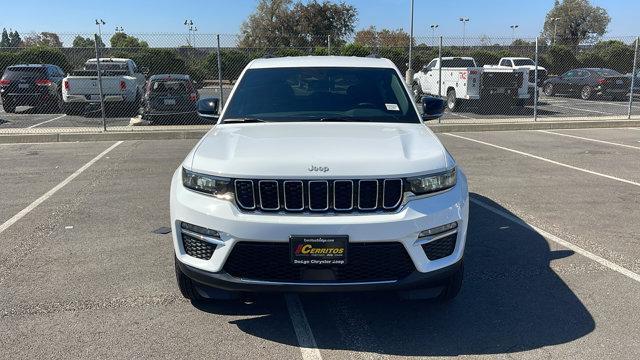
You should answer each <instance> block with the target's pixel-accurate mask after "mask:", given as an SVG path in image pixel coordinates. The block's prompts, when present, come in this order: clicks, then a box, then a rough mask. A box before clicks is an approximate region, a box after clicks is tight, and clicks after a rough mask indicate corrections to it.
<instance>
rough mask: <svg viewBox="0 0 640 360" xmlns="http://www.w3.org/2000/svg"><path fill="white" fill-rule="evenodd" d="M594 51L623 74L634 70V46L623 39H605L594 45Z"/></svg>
mask: <svg viewBox="0 0 640 360" xmlns="http://www.w3.org/2000/svg"><path fill="white" fill-rule="evenodd" d="M594 51H595V52H596V53H597V54H598V55H599V56H601V57H602V59H603V60H604V61H603V63H604V64H606V65H607V66H606V67H608V68H610V69H613V70H616V71H618V72H620V73H622V74H626V73H630V72H631V70H633V52H634V48H633V47H632V46H629V45H626V44H625V43H623V42H621V41H616V40H612V41H604V42H599V43H598V44H596V45H595V46H594Z"/></svg>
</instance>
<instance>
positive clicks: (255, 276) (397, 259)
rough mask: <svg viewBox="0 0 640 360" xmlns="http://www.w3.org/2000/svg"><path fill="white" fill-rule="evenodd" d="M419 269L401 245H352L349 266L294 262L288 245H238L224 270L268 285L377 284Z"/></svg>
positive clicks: (393, 279) (260, 243) (271, 243)
mask: <svg viewBox="0 0 640 360" xmlns="http://www.w3.org/2000/svg"><path fill="white" fill-rule="evenodd" d="M415 270H416V268H415V266H414V264H413V261H412V260H411V258H410V257H409V254H408V253H407V251H406V250H405V248H404V246H403V245H402V244H401V243H399V242H382V243H349V250H348V254H347V263H346V264H345V265H339V266H330V267H327V266H309V265H304V266H301V265H294V264H292V263H291V258H290V248H289V243H286V242H283V243H280V242H248V241H247V242H245V241H241V242H238V243H236V244H235V246H234V247H233V249H232V250H231V254H230V255H229V257H228V258H227V261H226V262H225V264H224V267H223V271H225V272H226V273H228V274H229V275H231V276H233V277H236V278H240V279H244V280H256V281H269V282H303V283H309V282H313V283H322V282H331V283H336V282H344V283H349V282H376V281H395V280H401V279H403V278H405V277H407V276H409V274H411V273H412V272H414V271H415Z"/></svg>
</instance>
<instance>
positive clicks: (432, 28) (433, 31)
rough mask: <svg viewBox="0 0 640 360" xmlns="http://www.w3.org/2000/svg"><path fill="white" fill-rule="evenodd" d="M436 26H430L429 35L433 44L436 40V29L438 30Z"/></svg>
mask: <svg viewBox="0 0 640 360" xmlns="http://www.w3.org/2000/svg"><path fill="white" fill-rule="evenodd" d="M438 26H439V25H438V24H431V26H430V27H431V33H432V34H433V41H434V43H435V41H436V40H435V39H436V29H438Z"/></svg>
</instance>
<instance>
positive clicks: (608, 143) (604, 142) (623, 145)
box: [537, 130, 640, 150]
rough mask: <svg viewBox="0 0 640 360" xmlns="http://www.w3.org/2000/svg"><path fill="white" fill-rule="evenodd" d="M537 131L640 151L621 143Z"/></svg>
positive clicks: (637, 148) (638, 148)
mask: <svg viewBox="0 0 640 360" xmlns="http://www.w3.org/2000/svg"><path fill="white" fill-rule="evenodd" d="M537 131H538V132H541V133H545V134H553V135H558V136H565V137H570V138H574V139H580V140H586V141H593V142H597V143H601V144H607V145H615V146H622V147H625V148H629V149H636V150H640V147H638V146H632V145H626V144H620V143H615V142H611V141H604V140H597V139H591V138H586V137H582V136H575V135H569V134H561V133H557V132H553V131H548V130H537Z"/></svg>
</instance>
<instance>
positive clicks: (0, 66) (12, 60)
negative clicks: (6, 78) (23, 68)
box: [0, 51, 18, 76]
mask: <svg viewBox="0 0 640 360" xmlns="http://www.w3.org/2000/svg"><path fill="white" fill-rule="evenodd" d="M17 62H18V57H17V56H16V54H14V53H12V52H5V51H2V52H0V71H2V73H4V69H6V68H7V66H11V65H14V64H16V63H17ZM0 76H2V75H1V74H0Z"/></svg>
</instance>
